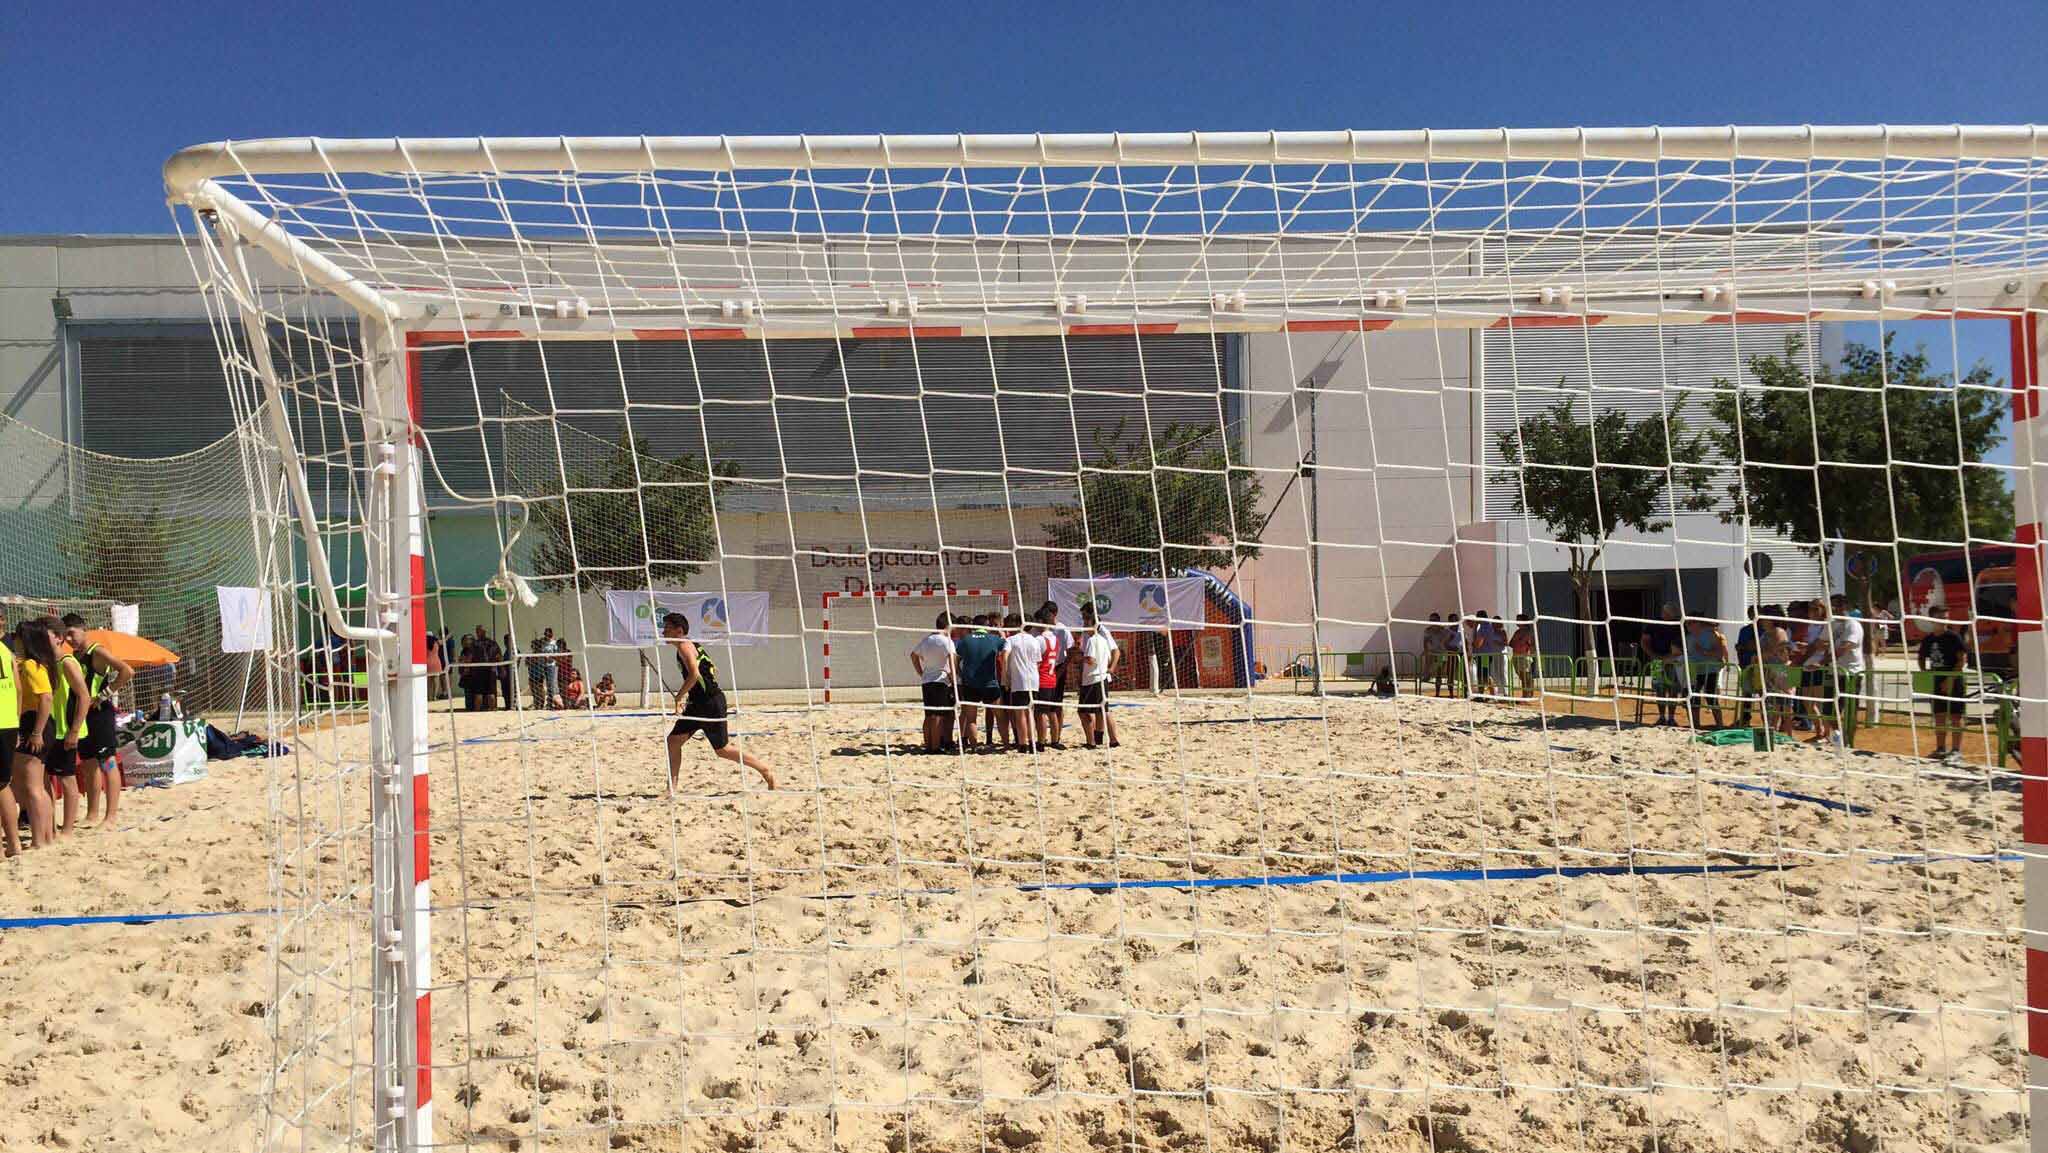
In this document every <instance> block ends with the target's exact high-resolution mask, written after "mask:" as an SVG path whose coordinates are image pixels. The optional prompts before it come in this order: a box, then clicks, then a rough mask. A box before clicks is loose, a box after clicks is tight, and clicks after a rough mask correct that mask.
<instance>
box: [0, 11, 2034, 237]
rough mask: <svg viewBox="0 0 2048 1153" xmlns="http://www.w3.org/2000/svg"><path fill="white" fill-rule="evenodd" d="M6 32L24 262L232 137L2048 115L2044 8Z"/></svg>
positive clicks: (288, 19)
mask: <svg viewBox="0 0 2048 1153" xmlns="http://www.w3.org/2000/svg"><path fill="white" fill-rule="evenodd" d="M6 7H8V8H10V9H11V10H12V11H11V12H9V13H8V14H6V15H0V140H4V141H5V149H6V151H5V160H4V162H0V232H12V233H23V232H28V233H36V232H162V231H166V230H168V228H169V223H170V221H169V217H168V215H167V214H166V212H165V210H164V206H163V200H162V185H161V181H160V179H159V176H158V171H159V167H160V165H161V164H162V162H163V159H164V157H165V156H167V155H168V154H169V153H171V152H172V151H174V150H175V149H177V148H179V147H181V146H183V145H186V144H192V143H197V142H200V141H207V140H215V139H220V138H222V137H252V136H298V135H322V136H388V135H410V136H435V135H461V136H468V135H478V134H487V135H529V134H534V135H553V134H557V133H569V134H585V135H589V134H612V133H627V134H633V133H643V132H644V133H654V134H696V133H706V134H717V133H734V134H738V133H761V132H877V131H882V132H950V131H976V132H1008V131H1027V132H1028V131H1081V130H1092V131H1108V130H1121V131H1145V130H1162V129H1187V128H1208V129H1266V128H1424V127H1428V128H1466V127H1498V126H1502V125H1510V126H1518V127H1521V126H1552V125H1572V124H1651V123H1661V124H1729V123H1747V124H1755V123H1794V124H1797V123H1873V122H1892V123H1951V122H1957V121H1962V122H1975V123H1991V122H2024V121H2028V120H2032V119H2044V118H2048V102H2044V101H2043V100H2042V96H2043V94H2044V92H2048V85H2044V83H2043V80H2042V76H2041V56H2040V52H2041V45H2042V44H2044V43H2048V4H2044V3H2041V2H2040V0H2022V2H2020V3H2001V4H1995V5H1992V6H1989V7H1976V8H1963V9H1957V8H1953V7H1950V6H1946V5H1940V4H1906V3H1903V2H1899V0H1894V2H1893V3H1888V4H1873V3H1810V4H1803V3H1796V2H1786V0H1780V2H1777V3H1750V2H1747V0H1724V2H1720V3H1712V4H1676V3H1666V2H1660V0H1638V2H1635V3H1625V4H1624V3H1605V2H1593V0H1573V2H1570V3H1540V2H1539V3H1529V2H1527V0H1523V2H1519V3H1492V2H1474V0H1452V2H1448V3H1444V2H1437V3H1408V4H1398V5H1396V4H1384V3H1348V4H1331V5H1328V6H1326V7H1311V6H1306V5H1288V4H1266V3H1237V4H1233V5H1229V6H1224V5H1209V4H1201V3H1178V4H1151V3H1126V2H1119V3H1100V2H1098V3H1093V4H1067V3H1052V2H1047V3H1037V4H1032V5H1026V6H1018V7H1017V8H1016V9H1015V10H1013V11H1012V10H1003V9H1005V8H1007V6H1003V5H995V4H948V5H945V6H943V7H932V8H919V7H916V6H911V5H890V4H887V3H881V4H865V5H859V6H851V5H846V6H828V5H825V4H814V5H785V4H777V3H761V2H750V3H725V4H718V5H696V4H690V3H642V4H609V3H603V2H601V0H581V2H569V3H549V4H531V3H521V2H519V0H505V2H499V3H478V2H475V0H471V2H467V3H434V2H425V3H420V2H415V3H382V2H376V0H366V2H354V0H351V2H339V0H331V2H327V3H290V2H287V3H274V4H252V3H247V2H246V0H245V2H242V3H235V4H215V3H209V2H205V0H195V2H191V3H185V2H180V3H173V4H162V3H154V2H149V3H145V2H142V0H120V2H115V3H105V4H84V5H77V6H73V5H65V4H56V3H47V2H44V3H29V2H21V3H15V4H11V5H6Z"/></svg>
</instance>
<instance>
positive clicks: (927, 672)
mask: <svg viewBox="0 0 2048 1153" xmlns="http://www.w3.org/2000/svg"><path fill="white" fill-rule="evenodd" d="M1122 655H1123V654H1122V650H1121V649H1120V648H1119V647H1118V646H1117V643H1116V639H1115V638H1114V637H1113V636H1111V635H1110V632H1109V630H1108V629H1106V628H1104V627H1102V625H1101V623H1100V622H1099V621H1097V620H1096V618H1095V609H1094V607H1093V606H1089V605H1084V606H1082V608H1081V634H1080V636H1079V637H1078V638H1076V636H1075V635H1074V631H1073V630H1072V629H1069V628H1068V627H1067V626H1065V625H1063V624H1061V623H1059V606H1058V605H1055V604H1054V603H1053V602H1051V601H1047V602H1045V603H1044V604H1043V605H1040V606H1039V608H1038V611H1037V612H1035V613H1033V614H1031V619H1030V620H1028V621H1027V620H1025V619H1024V618H1023V617H1022V616H1020V615H1018V614H1017V613H1011V614H1010V615H1008V616H1007V617H999V616H997V615H996V614H994V613H985V614H983V615H980V616H977V617H975V618H974V619H973V620H972V621H971V622H967V621H961V622H956V621H954V619H953V617H952V615H951V614H950V613H940V614H939V618H938V620H937V621H936V622H934V623H933V626H932V631H931V632H930V633H929V634H927V635H926V636H925V637H924V639H922V640H920V641H918V642H917V645H916V646H915V647H913V648H912V649H911V650H910V667H911V668H912V669H913V670H914V671H915V672H916V673H917V675H918V679H919V680H920V681H921V682H922V693H923V697H924V751H925V752H927V753H957V752H959V751H960V749H961V747H962V746H965V747H966V748H968V749H979V750H980V751H982V752H993V751H995V750H996V749H997V748H998V747H1002V748H1007V749H1009V750H1010V751H1011V752H1030V751H1034V750H1036V749H1040V748H1048V749H1064V748H1066V747H1067V746H1066V744H1065V743H1064V741H1063V738H1064V736H1065V734H1066V699H1067V682H1068V681H1069V680H1071V681H1073V683H1074V687H1075V701H1076V704H1077V706H1078V707H1077V709H1076V711H1077V712H1078V713H1079V714H1080V718H1081V734H1082V739H1083V740H1084V741H1085V742H1086V743H1087V744H1088V745H1089V746H1090V747H1091V748H1092V747H1096V746H1100V745H1105V744H1106V745H1108V746H1109V747H1111V748H1114V747H1116V745H1117V743H1118V742H1117V735H1116V722H1115V721H1114V720H1113V719H1112V718H1111V717H1110V713H1109V702H1108V696H1109V685H1110V680H1111V678H1113V677H1114V676H1115V675H1116V669H1117V664H1118V662H1119V661H1120V660H1121V659H1122ZM984 713H985V714H987V715H986V720H987V724H986V726H985V728H984V729H983V730H982V731H981V732H980V733H979V734H978V735H979V738H980V739H979V740H977V739H976V737H977V733H976V730H975V724H976V722H977V721H979V720H982V719H983V716H982V714H984ZM956 717H957V718H958V720H959V724H960V743H959V744H957V745H956V744H955V743H954V742H953V723H954V720H955V718H956Z"/></svg>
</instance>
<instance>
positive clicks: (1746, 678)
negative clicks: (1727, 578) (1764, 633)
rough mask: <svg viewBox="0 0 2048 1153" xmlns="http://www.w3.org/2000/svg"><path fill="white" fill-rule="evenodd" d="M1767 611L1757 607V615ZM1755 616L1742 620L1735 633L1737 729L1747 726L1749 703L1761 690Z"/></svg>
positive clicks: (1760, 670) (1767, 610)
mask: <svg viewBox="0 0 2048 1153" xmlns="http://www.w3.org/2000/svg"><path fill="white" fill-rule="evenodd" d="M1769 612H1770V610H1769V609H1768V608H1763V609H1758V610H1757V617H1760V616H1763V615H1766V614H1768V613H1769ZM1757 617H1751V618H1750V619H1749V620H1746V621H1744V622H1743V623H1742V627H1741V628H1740V629H1738V630H1737V631H1736V633H1735V670H1736V671H1735V691H1736V693H1737V694H1738V695H1739V696H1740V698H1741V703H1740V704H1738V705H1737V706H1736V712H1735V727H1736V728H1738V729H1740V728H1747V727H1748V725H1749V711H1750V703H1751V702H1752V701H1753V700H1754V699H1755V698H1756V697H1757V696H1758V695H1759V694H1760V693H1761V692H1762V686H1763V681H1762V669H1761V668H1760V667H1759V664H1758V661H1757ZM1766 727H1768V726H1766Z"/></svg>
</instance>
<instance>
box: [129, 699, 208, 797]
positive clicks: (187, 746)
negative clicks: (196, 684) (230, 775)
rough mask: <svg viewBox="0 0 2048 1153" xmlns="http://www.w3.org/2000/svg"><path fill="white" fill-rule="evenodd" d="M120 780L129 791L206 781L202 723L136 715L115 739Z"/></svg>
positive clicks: (203, 724) (198, 718) (204, 736)
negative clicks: (119, 766)
mask: <svg viewBox="0 0 2048 1153" xmlns="http://www.w3.org/2000/svg"><path fill="white" fill-rule="evenodd" d="M115 741H116V744H115V748H114V756H115V758H116V759H117V760H118V761H120V763H121V776H122V777H123V779H125V780H126V781H127V782H128V784H129V785H130V786H131V787H133V786H137V785H147V784H155V783H159V782H162V783H167V784H173V785H182V784H184V783H185V782H187V781H199V780H204V779H205V778H206V721H205V719H204V718H201V717H188V718H186V719H184V720H177V721H158V720H151V719H149V718H147V717H144V716H141V715H140V714H137V715H136V716H134V717H132V718H130V719H129V721H128V724H127V727H125V728H123V729H122V730H121V731H120V732H119V734H117V736H116V738H115Z"/></svg>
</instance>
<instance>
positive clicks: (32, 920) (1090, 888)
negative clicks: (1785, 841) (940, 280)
mask: <svg viewBox="0 0 2048 1153" xmlns="http://www.w3.org/2000/svg"><path fill="white" fill-rule="evenodd" d="M2025 859H2026V858H2025V856H2024V855H2022V854H2020V853H1995V854H1994V853H1924V854H1908V855H1905V856H1895V857H1872V858H1870V859H1869V860H1867V861H1865V862H1863V863H1865V864H1872V865H1929V864H1940V863H1944V862H1961V863H1991V862H1998V863H2012V862H2017V861H2023V860H2025ZM1801 867H1803V864H1757V865H1633V866H1632V865H1561V866H1550V867H1540V866H1527V867H1521V868H1509V869H1396V870H1390V871H1387V872H1377V873H1298V874H1286V875H1280V876H1268V877H1173V878H1168V879H1166V880H1153V881H1054V882H1050V883H1046V884H1028V885H1015V886H990V887H991V888H996V887H1011V888H1015V889H1016V890H1017V891H1018V892H1022V893H1038V892H1052V891H1080V892H1091V893H1108V892H1114V891H1116V890H1119V889H1251V888H1263V887H1269V886H1270V887H1274V888H1279V887H1283V886H1291V885H1323V884H1334V885H1386V884H1395V883H1398V882H1401V881H1533V880H1538V879H1540V878H1543V877H1559V878H1564V879H1572V878H1577V877H1627V876H1636V877H1659V876H1662V877H1672V876H1696V877H1697V876H1708V875H1716V876H1725V875H1730V874H1735V875H1753V874H1757V873H1767V872H1772V871H1775V870H1780V869H1796V868H1801ZM958 892H960V890H959V889H918V890H904V892H903V895H906V896H911V895H915V896H936V895H943V894H948V893H958ZM841 895H842V894H831V893H827V894H812V896H827V897H830V896H841ZM843 895H844V896H848V897H852V896H886V895H887V894H886V893H881V892H876V893H847V894H843ZM733 899H734V898H730V897H717V896H706V897H696V898H692V900H691V903H696V902H700V901H725V900H733ZM276 912H277V910H275V909H222V910H217V911H214V912H205V913H96V914H90V915H86V916H69V917H0V930H6V929H43V928H62V927H70V926H77V925H150V924H156V923H158V922H163V921H197V920H204V919H208V918H213V917H269V916H273V915H275V914H276Z"/></svg>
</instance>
